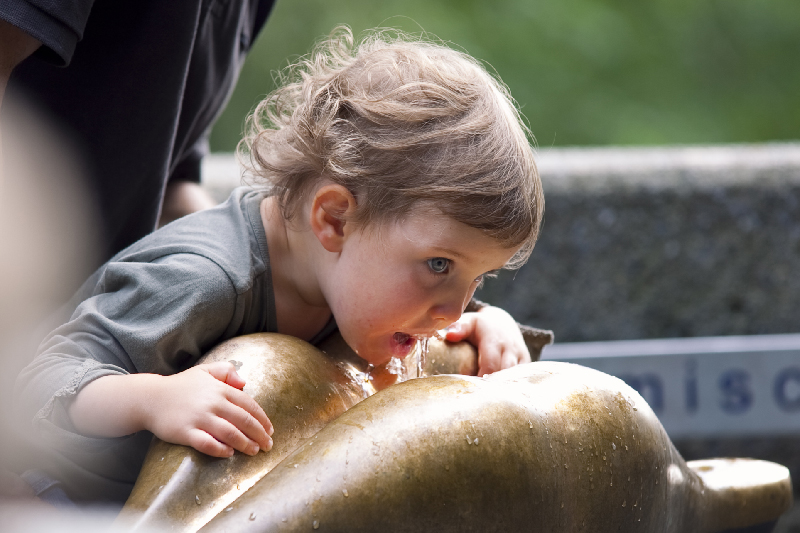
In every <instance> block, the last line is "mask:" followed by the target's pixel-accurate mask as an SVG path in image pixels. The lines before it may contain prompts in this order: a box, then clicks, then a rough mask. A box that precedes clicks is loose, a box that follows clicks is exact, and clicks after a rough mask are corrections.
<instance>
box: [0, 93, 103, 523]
mask: <svg viewBox="0 0 800 533" xmlns="http://www.w3.org/2000/svg"><path fill="white" fill-rule="evenodd" d="M69 141H70V139H69V138H68V137H67V136H66V135H64V134H63V133H61V132H59V131H58V130H57V129H56V128H54V127H52V125H49V124H47V123H46V121H45V120H44V119H43V118H42V117H41V116H40V115H39V114H37V113H36V112H35V111H34V110H32V109H29V108H27V107H26V106H24V104H22V103H21V102H19V101H9V99H8V98H6V100H5V101H4V103H3V122H2V173H1V174H0V176H2V180H1V181H0V516H2V517H3V518H2V526H0V529H2V531H4V532H7V533H11V532H14V533H17V532H19V533H22V532H25V533H38V532H52V531H59V532H66V533H72V532H76V533H77V532H79V531H80V532H84V533H92V532H101V531H102V532H107V531H112V527H111V522H112V521H113V519H114V516H115V515H116V510H111V509H102V508H92V509H80V510H79V509H77V508H76V509H75V510H72V511H64V510H60V509H56V508H55V507H53V506H51V505H50V504H46V503H43V502H41V501H39V500H36V499H33V498H31V496H30V492H29V489H28V488H27V485H26V484H25V483H24V482H23V481H22V480H21V478H19V477H18V476H17V475H16V474H18V473H20V472H21V471H22V470H24V469H26V468H29V467H30V466H31V464H32V462H33V461H34V459H33V457H34V456H35V449H34V448H33V447H32V446H34V444H32V441H31V440H29V439H26V438H25V431H26V428H27V421H25V420H19V419H18V418H17V417H16V416H15V413H14V410H13V403H14V402H13V389H14V379H15V378H16V376H17V374H18V373H19V371H20V369H22V367H24V366H25V365H26V364H27V363H28V362H29V361H30V359H31V358H32V357H33V354H34V353H35V349H36V346H37V344H38V340H39V338H41V336H42V335H43V334H44V333H45V330H47V329H48V325H47V323H48V320H47V317H48V316H49V315H50V314H52V313H53V312H54V311H55V310H56V309H57V308H58V307H59V306H60V305H62V304H63V303H64V302H65V301H66V300H67V299H68V298H69V297H70V296H71V294H72V292H73V291H74V290H75V288H76V287H77V286H79V284H80V283H81V282H82V281H83V277H84V276H85V275H86V271H87V269H88V268H91V265H93V264H95V250H94V243H95V242H96V230H97V224H96V222H95V218H94V212H93V211H94V204H93V202H92V199H91V193H90V191H86V190H84V188H83V183H82V178H81V164H80V161H78V160H77V158H76V157H75V156H74V151H73V150H72V147H71V146H70V143H69ZM33 442H35V441H33Z"/></svg>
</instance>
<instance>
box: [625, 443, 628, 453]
mask: <svg viewBox="0 0 800 533" xmlns="http://www.w3.org/2000/svg"><path fill="white" fill-rule="evenodd" d="M625 451H626V452H627V451H628V445H627V444H626V445H625Z"/></svg>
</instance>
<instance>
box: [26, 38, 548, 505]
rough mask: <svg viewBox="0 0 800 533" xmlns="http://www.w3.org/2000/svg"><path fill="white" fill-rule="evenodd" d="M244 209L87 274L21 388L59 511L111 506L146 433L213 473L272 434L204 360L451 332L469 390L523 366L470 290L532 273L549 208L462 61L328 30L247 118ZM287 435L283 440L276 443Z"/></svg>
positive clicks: (443, 52)
mask: <svg viewBox="0 0 800 533" xmlns="http://www.w3.org/2000/svg"><path fill="white" fill-rule="evenodd" d="M241 146H242V149H241V154H242V155H243V159H244V161H245V165H246V166H247V167H249V170H250V173H251V174H252V177H253V179H254V180H255V181H256V183H257V186H256V187H255V188H246V187H243V188H239V189H237V190H236V191H234V193H233V194H232V196H231V197H230V198H229V199H228V201H226V202H225V203H224V204H222V205H220V206H218V207H216V208H214V209H211V210H208V211H204V212H200V213H197V214H194V215H190V216H188V217H185V218H183V219H180V220H178V221H176V222H174V223H172V224H170V225H168V226H166V227H165V228H163V229H161V230H159V231H157V232H155V233H154V234H152V235H150V236H148V237H145V238H144V239H142V240H140V241H139V242H137V243H135V244H134V245H132V246H131V247H129V248H127V249H126V250H124V251H122V252H121V253H119V254H118V255H116V256H115V257H114V258H113V259H112V260H111V261H109V262H108V263H107V264H105V265H104V266H103V267H101V268H100V269H99V270H98V271H97V272H96V273H95V274H94V275H93V276H92V277H91V278H90V279H89V280H88V281H87V282H86V283H85V284H84V286H83V287H82V288H81V290H80V291H79V293H78V294H77V295H76V297H75V301H74V307H73V309H74V312H73V313H72V316H71V317H70V318H69V320H68V321H67V322H66V323H64V324H63V325H62V326H60V327H58V328H57V329H55V330H54V331H53V332H52V333H51V334H50V335H49V336H48V337H47V338H46V339H45V340H44V341H43V343H42V345H41V346H40V352H39V354H38V355H37V357H36V359H35V360H34V361H33V362H32V363H31V364H30V365H29V366H28V367H27V368H26V369H25V370H24V371H23V372H22V374H21V375H20V377H19V379H18V383H17V396H18V397H19V399H20V401H21V405H22V408H23V409H24V410H25V411H26V412H27V413H29V414H30V418H31V419H32V420H33V426H34V429H35V431H36V436H37V439H38V440H39V441H40V442H42V443H45V444H47V445H49V446H51V447H52V451H51V452H50V453H51V454H52V455H53V458H54V459H55V462H54V463H53V466H50V465H49V464H47V465H45V464H44V463H43V465H40V466H41V467H42V468H43V469H45V470H46V471H47V473H48V475H51V476H54V477H57V478H62V479H63V480H64V483H65V488H66V489H67V493H68V494H69V495H70V496H71V497H72V498H75V499H80V500H87V499H89V500H98V499H101V500H118V501H122V500H124V499H125V498H126V497H127V495H128V493H129V492H130V489H131V487H132V484H133V482H134V481H135V479H136V475H137V473H138V470H139V468H140V466H141V461H142V458H143V456H144V453H145V451H146V448H147V444H148V442H149V440H150V437H151V434H155V435H157V436H158V437H160V438H161V439H163V440H166V441H169V442H174V443H178V444H185V445H188V446H192V447H194V448H196V449H197V450H199V451H201V452H204V453H207V454H210V455H213V456H218V457H226V456H230V455H232V454H233V453H234V450H239V451H241V452H244V453H248V454H256V453H258V452H259V450H269V449H270V447H271V446H272V440H271V437H270V435H272V433H273V428H272V426H271V424H270V421H269V419H268V416H267V414H266V413H264V411H263V410H262V409H261V407H259V406H258V404H256V403H255V401H253V399H252V398H250V397H249V396H248V395H247V394H245V393H244V392H243V391H241V390H240V389H241V388H242V387H243V386H244V383H243V381H242V380H241V378H239V376H238V375H237V374H236V372H235V369H234V368H233V366H232V365H230V364H227V363H225V364H214V365H201V366H193V364H194V362H195V361H197V359H198V358H199V357H200V356H201V355H202V354H203V353H204V352H205V351H207V350H208V349H209V348H211V347H212V346H214V345H215V344H217V343H219V342H221V341H223V340H225V339H228V338H231V337H234V336H237V335H243V334H247V333H253V332H259V331H277V332H280V333H286V334H289V335H294V336H297V337H300V338H302V339H305V340H308V341H310V342H312V343H313V342H316V341H318V340H321V339H322V338H324V337H325V336H326V335H327V334H329V333H330V332H331V331H333V330H334V329H335V328H338V329H339V331H340V332H341V334H342V336H343V338H344V340H345V341H346V342H347V343H348V344H349V345H350V346H351V347H352V348H353V350H355V352H356V353H357V354H358V355H359V356H360V357H362V358H363V359H365V360H366V361H368V362H369V363H372V364H374V365H380V364H384V363H386V362H387V361H388V360H389V359H390V358H391V357H392V356H400V357H403V356H405V355H406V354H407V353H408V352H409V350H410V349H411V347H412V345H413V343H414V341H415V339H416V338H419V337H427V336H431V335H433V334H434V333H435V332H436V331H437V330H441V329H443V328H448V327H449V331H448V334H447V338H448V339H450V340H461V339H467V340H469V341H470V342H472V343H473V344H474V345H476V346H477V347H478V351H479V354H480V355H479V357H480V373H481V374H485V373H489V372H493V371H495V370H498V369H501V368H506V367H509V366H513V365H516V364H518V363H521V362H525V361H529V360H530V355H529V354H528V351H527V349H526V348H525V345H524V343H523V340H522V337H521V335H520V332H519V329H518V327H517V326H516V324H515V323H514V321H513V319H512V318H511V317H510V316H509V315H508V314H507V313H505V312H504V311H502V310H499V309H497V308H493V307H487V308H483V309H481V310H480V311H479V312H476V313H464V314H463V315H462V313H463V312H464V310H465V308H466V306H467V304H468V303H469V302H470V299H471V298H472V294H473V292H474V291H475V289H476V288H477V287H478V286H479V285H480V283H481V282H482V280H483V279H484V277H486V276H490V275H492V273H493V272H495V271H496V270H498V269H501V268H515V267H518V266H519V265H521V264H522V263H523V262H524V261H525V260H526V259H527V257H528V255H529V254H530V251H531V249H532V248H533V245H534V242H535V241H536V238H537V235H538V231H539V225H540V222H541V218H542V211H543V208H544V199H543V196H542V191H541V183H540V181H539V177H538V175H537V172H536V167H535V164H534V160H533V155H532V150H531V147H530V145H529V143H528V139H527V136H526V129H525V127H524V125H523V124H522V123H521V121H520V117H519V114H518V112H517V110H516V108H515V107H514V105H513V103H512V100H511V99H510V97H509V96H508V94H507V92H506V89H505V87H504V86H503V85H502V84H501V83H500V82H499V81H497V80H496V79H495V78H493V77H492V76H491V75H489V74H488V73H487V72H486V71H485V70H484V69H483V68H482V67H481V66H480V64H479V63H478V62H476V61H475V60H473V59H472V58H470V57H469V56H467V55H466V54H463V53H460V52H456V51H453V50H451V49H449V48H446V47H443V46H441V45H438V44H432V43H428V42H420V41H415V40H412V39H409V38H406V37H403V36H399V37H398V36H390V35H389V34H386V33H373V34H372V35H371V36H369V37H368V38H366V39H365V40H363V41H362V42H360V43H358V44H354V43H353V39H352V35H351V34H350V32H349V31H348V30H347V29H340V30H338V31H337V32H335V33H334V34H333V36H332V37H331V38H330V39H329V40H328V41H326V42H324V43H322V44H321V45H320V46H319V47H318V48H317V49H316V50H315V52H314V53H312V54H311V55H310V56H308V57H307V58H306V59H304V60H303V61H301V62H299V63H298V64H296V65H294V66H293V67H291V68H290V70H289V71H288V74H287V76H286V78H285V80H284V84H283V85H282V86H281V87H280V88H279V89H277V90H276V91H275V92H273V93H272V94H271V95H269V96H268V97H267V98H266V99H265V100H264V101H263V102H262V103H261V104H260V105H259V106H258V108H257V109H256V111H255V112H254V114H253V116H252V117H251V118H250V119H249V124H248V133H247V135H246V137H245V139H244V140H243V141H242V145H241ZM277 431H278V432H280V428H277Z"/></svg>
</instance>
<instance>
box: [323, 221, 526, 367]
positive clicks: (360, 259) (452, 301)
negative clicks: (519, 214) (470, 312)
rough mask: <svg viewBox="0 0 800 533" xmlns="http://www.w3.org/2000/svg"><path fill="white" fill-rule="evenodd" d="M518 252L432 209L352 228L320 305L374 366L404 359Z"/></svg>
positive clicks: (450, 319)
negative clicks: (486, 277) (325, 305)
mask: <svg viewBox="0 0 800 533" xmlns="http://www.w3.org/2000/svg"><path fill="white" fill-rule="evenodd" d="M516 251H517V248H504V247H502V246H501V245H500V244H499V243H498V242H497V241H495V240H494V239H492V238H491V237H488V236H486V235H485V234H484V233H483V232H481V231H480V230H477V229H475V228H471V227H469V226H467V225H465V224H462V223H460V222H457V221H455V220H453V219H452V218H450V217H447V216H445V215H442V214H441V213H439V212H438V211H434V210H432V209H424V208H421V207H420V208H417V209H416V210H414V212H413V214H411V215H410V216H408V217H406V218H405V219H404V220H401V221H398V222H391V223H386V224H383V225H380V226H378V227H377V228H375V227H374V226H370V227H368V228H364V229H356V230H354V231H353V232H352V233H351V234H350V235H348V238H347V239H346V240H345V242H344V245H343V247H342V251H341V255H340V257H339V261H338V263H337V266H336V268H335V271H334V272H332V273H331V274H332V277H331V278H330V279H329V283H328V290H327V291H326V293H327V294H326V299H327V302H328V305H329V306H330V308H331V311H332V312H333V315H334V317H335V318H336V322H337V324H338V326H339V330H340V331H341V333H342V336H343V337H344V339H345V341H347V343H348V344H349V345H350V347H351V348H353V349H354V350H355V351H356V352H357V353H358V354H359V355H360V356H361V357H362V358H363V359H365V360H366V361H368V362H370V363H372V364H375V365H378V364H383V363H385V362H387V361H388V360H389V359H390V358H391V357H393V356H395V357H405V356H406V355H408V353H409V352H410V350H411V349H412V347H413V345H414V342H415V338H414V337H415V336H416V337H430V336H432V335H433V334H434V332H435V331H437V330H440V329H443V328H445V327H447V326H449V325H450V324H452V323H453V322H455V321H456V320H458V318H459V317H460V316H461V313H462V312H463V310H464V307H465V306H466V305H467V303H468V302H469V300H470V299H471V298H472V294H473V293H474V292H475V289H476V288H477V286H478V284H479V283H480V281H481V279H482V278H483V276H484V275H486V274H488V273H491V272H492V271H494V270H497V269H499V268H501V267H502V266H503V265H505V264H506V262H508V260H509V259H511V257H512V256H513V255H514V253H515V252H516Z"/></svg>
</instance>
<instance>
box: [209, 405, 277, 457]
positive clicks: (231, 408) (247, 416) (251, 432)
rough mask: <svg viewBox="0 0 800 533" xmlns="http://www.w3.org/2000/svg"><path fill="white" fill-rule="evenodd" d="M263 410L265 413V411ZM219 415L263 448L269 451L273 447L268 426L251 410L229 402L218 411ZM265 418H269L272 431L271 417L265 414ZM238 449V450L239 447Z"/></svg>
mask: <svg viewBox="0 0 800 533" xmlns="http://www.w3.org/2000/svg"><path fill="white" fill-rule="evenodd" d="M256 407H258V404H256ZM258 409H259V410H260V409H261V407H258ZM261 412H262V413H263V411H261ZM217 415H218V416H219V417H220V418H223V419H225V420H226V421H227V422H229V423H230V424H232V425H233V426H234V427H235V428H236V429H237V430H238V431H240V432H241V433H242V434H243V435H245V436H246V437H247V438H248V439H250V440H252V441H253V442H256V443H257V444H258V445H259V447H260V448H261V449H263V450H265V451H267V450H270V449H271V448H272V439H271V438H270V437H269V434H268V432H267V431H268V430H267V428H265V427H264V425H263V424H262V423H261V422H260V421H259V420H257V419H256V418H255V417H254V416H253V415H252V414H251V413H250V412H248V411H246V410H245V409H243V408H242V407H240V406H238V405H236V404H235V403H228V404H226V405H224V406H222V407H221V408H220V409H219V410H218V411H217ZM264 418H265V419H266V420H267V424H268V425H269V431H272V425H271V424H270V422H269V419H268V418H266V415H264ZM229 444H231V443H229ZM231 445H232V444H231ZM234 447H235V446H234ZM236 449H237V450H238V449H239V448H236Z"/></svg>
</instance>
